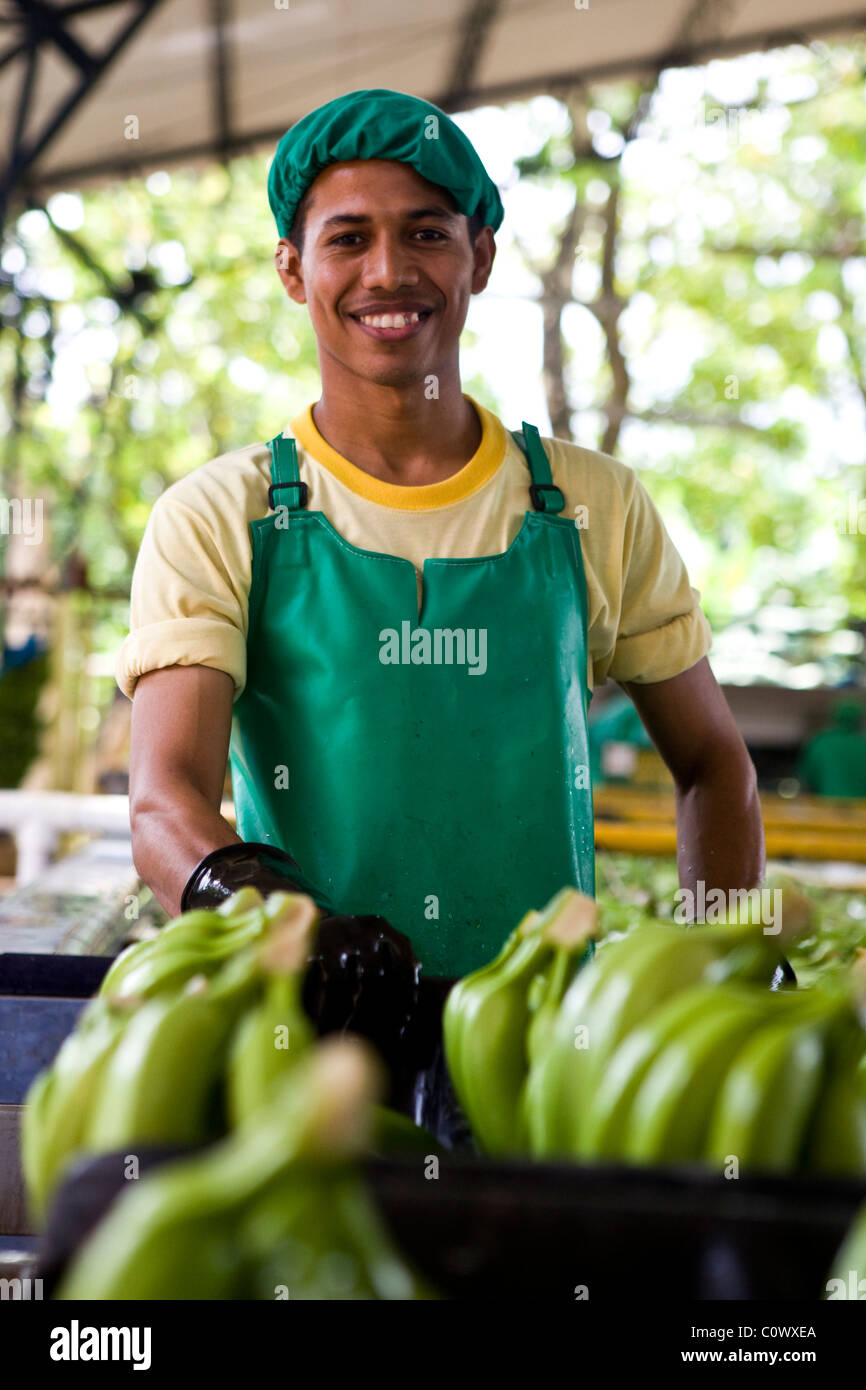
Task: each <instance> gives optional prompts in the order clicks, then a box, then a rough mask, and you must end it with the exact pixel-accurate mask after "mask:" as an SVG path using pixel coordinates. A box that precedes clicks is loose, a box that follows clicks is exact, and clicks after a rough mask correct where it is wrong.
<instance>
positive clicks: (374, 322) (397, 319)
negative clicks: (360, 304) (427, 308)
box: [360, 310, 421, 328]
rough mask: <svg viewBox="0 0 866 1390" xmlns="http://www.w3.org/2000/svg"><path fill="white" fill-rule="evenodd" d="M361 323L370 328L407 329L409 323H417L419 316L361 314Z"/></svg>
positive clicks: (413, 313) (413, 314)
mask: <svg viewBox="0 0 866 1390" xmlns="http://www.w3.org/2000/svg"><path fill="white" fill-rule="evenodd" d="M360 317H361V323H366V324H368V325H369V327H370V328H407V327H408V326H409V324H410V323H419V322H420V319H421V315H420V314H417V313H415V312H414V310H413V312H412V313H411V314H362V315H361V316H360Z"/></svg>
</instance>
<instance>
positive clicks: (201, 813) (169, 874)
mask: <svg viewBox="0 0 866 1390" xmlns="http://www.w3.org/2000/svg"><path fill="white" fill-rule="evenodd" d="M130 824H131V827H132V858H133V862H134V864H135V867H136V870H137V872H138V874H139V875H140V877H141V878H142V879H143V880H144V882H145V883H146V884H147V885H148V887H149V888H151V889H152V890H153V893H154V895H155V897H156V898H157V900H158V901H159V902H160V904H161V905H162V907H164V908H165V910H166V912H167V913H169V915H170V916H171V917H176V916H177V914H178V913H179V912H180V898H181V894H182V893H183V890H184V888H185V886H186V884H187V881H188V879H189V877H190V874H191V873H192V871H193V869H194V868H195V866H196V865H197V864H198V863H200V862H201V860H202V859H204V857H205V855H206V854H210V853H211V851H212V850H215V849H221V848H222V847H223V845H236V844H240V843H241V837H240V836H239V835H238V834H237V833H236V832H235V830H234V829H233V828H232V826H231V825H229V823H228V821H227V820H224V819H223V817H222V816H221V815H220V814H219V812H218V811H216V810H214V808H213V806H212V805H211V804H210V802H209V801H208V800H207V798H206V797H204V796H203V795H202V794H201V792H199V791H197V790H196V789H195V788H194V787H191V786H188V785H187V786H184V787H179V788H175V789H173V790H172V791H171V793H170V794H168V793H167V794H166V795H165V796H164V797H163V798H161V802H160V805H159V806H152V805H151V806H147V805H142V806H140V807H137V808H135V809H133V810H132V811H131V813H130Z"/></svg>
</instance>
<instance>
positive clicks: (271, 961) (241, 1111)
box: [226, 897, 317, 1127]
mask: <svg viewBox="0 0 866 1390" xmlns="http://www.w3.org/2000/svg"><path fill="white" fill-rule="evenodd" d="M316 921H317V912H316V907H315V904H314V903H313V901H312V899H311V898H300V897H299V898H297V899H296V900H295V906H294V910H293V912H292V914H291V915H287V916H285V917H284V919H283V923H282V925H281V927H280V930H279V932H277V933H274V934H273V936H272V938H271V939H270V940H269V941H268V942H267V943H266V944H265V946H264V948H263V949H262V950H261V951H260V952H259V957H258V963H259V967H260V969H261V970H262V972H263V975H264V978H265V984H264V996H263V998H262V999H261V1000H260V1001H259V1002H257V1003H256V1004H255V1005H254V1006H253V1008H252V1009H250V1010H249V1012H248V1013H247V1015H246V1017H244V1018H243V1019H242V1020H241V1022H240V1024H239V1025H238V1028H237V1031H236V1033H235V1036H234V1038H233V1039H232V1042H231V1047H230V1050H229V1054H228V1062H227V1071H226V1086H227V1105H228V1116H229V1123H230V1125H231V1126H232V1127H234V1126H236V1125H241V1124H244V1123H246V1122H247V1121H248V1120H249V1118H250V1117H251V1116H254V1115H255V1114H256V1111H257V1110H258V1109H259V1108H260V1106H262V1105H265V1104H267V1102H268V1100H269V1098H270V1094H271V1091H272V1089H273V1087H274V1085H275V1084H277V1083H279V1082H280V1081H281V1079H282V1078H283V1077H284V1076H285V1075H286V1073H287V1071H288V1070H289V1069H290V1068H291V1067H293V1066H294V1064H295V1062H296V1061H297V1059H298V1058H299V1057H300V1056H302V1055H303V1052H304V1049H305V1048H307V1047H308V1046H309V1045H310V1043H311V1042H312V1041H313V1039H314V1038H315V1029H314V1028H313V1025H312V1022H311V1021H310V1019H309V1018H308V1017H307V1014H306V1013H305V1012H304V1007H303V1003H302V1001H301V994H302V991H303V983H304V970H305V967H306V962H307V959H308V956H309V954H310V950H311V945H312V935H313V930H314V927H315V924H316Z"/></svg>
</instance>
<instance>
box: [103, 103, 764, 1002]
mask: <svg viewBox="0 0 866 1390" xmlns="http://www.w3.org/2000/svg"><path fill="white" fill-rule="evenodd" d="M268 192H269V198H270V203H271V208H272V210H273V213H274V216H275V219H276V223H277V230H278V232H279V241H278V244H277V249H276V256H275V261H276V268H277V273H278V274H279V277H280V280H281V282H282V284H283V286H284V288H285V290H286V293H287V294H288V296H289V297H290V298H291V299H292V300H293V301H294V302H295V303H296V304H303V305H305V306H306V308H307V311H308V312H309V315H310V319H311V322H312V325H313V329H314V331H315V334H316V340H317V344H318V354H319V364H320V370H321V380H322V390H321V395H320V397H319V399H318V400H317V401H316V402H315V403H313V404H312V405H311V406H310V407H308V409H307V410H305V411H304V412H303V413H302V414H301V415H299V416H298V417H297V418H296V419H294V420H292V421H291V424H290V426H289V428H288V429H287V430H286V431H285V432H283V433H281V434H278V435H276V436H275V437H274V438H273V439H271V440H270V442H269V443H268V444H267V445H265V444H260V443H256V444H251V445H248V446H246V447H245V448H239V449H237V450H235V451H233V452H232V453H229V454H226V455H223V456H222V457H220V458H217V459H214V460H213V461H212V462H210V463H208V464H205V465H204V466H203V467H200V468H197V469H195V470H193V471H192V472H191V473H190V474H189V475H188V476H187V477H185V478H183V479H182V480H181V481H179V482H177V483H175V484H174V485H173V486H172V487H170V488H169V489H168V490H167V491H166V492H165V493H164V494H163V496H162V497H161V498H160V499H159V501H158V502H157V504H156V506H155V507H154V509H153V512H152V515H151V517H150V520H149V523H148V526H147V530H146V533H145V537H144V540H143V542H142V547H141V552H140V555H139V558H138V562H137V565H136V570H135V576H134V579H133V589H132V605H131V630H130V635H129V637H128V638H127V639H126V641H125V643H124V645H123V648H122V651H121V653H120V656H119V658H118V664H117V676H118V681H119V683H120V685H121V688H122V689H123V690H125V691H126V693H127V694H128V695H129V696H130V697H134V699H133V719H132V739H131V766H130V809H131V822H132V836H133V853H134V858H135V863H136V866H137V868H138V870H139V872H140V874H141V875H142V877H143V879H144V880H145V881H146V882H147V883H149V884H150V885H151V887H152V888H153V890H154V892H155V894H156V896H157V897H158V899H159V900H160V902H161V903H162V904H163V905H164V906H165V907H166V909H167V910H169V911H170V912H175V911H177V910H178V908H180V907H184V908H186V907H191V906H195V905H198V904H205V903H209V902H214V901H218V900H219V899H220V898H221V897H224V896H226V895H227V894H228V893H229V892H231V891H233V890H234V889H236V888H237V887H239V886H240V885H241V884H243V883H253V884H255V885H257V886H258V887H260V888H261V889H262V890H263V891H267V890H268V889H270V888H273V887H276V886H286V884H287V882H288V883H296V884H298V885H299V886H300V887H302V888H304V889H305V890H306V891H309V892H311V893H312V895H313V896H314V897H315V898H316V900H317V901H318V902H320V903H321V904H322V905H323V906H325V907H330V908H333V909H337V910H340V911H342V912H347V913H353V914H365V913H376V914H381V915H382V916H384V917H386V918H387V919H388V920H389V921H390V922H391V923H392V924H393V925H394V926H396V927H398V928H399V929H400V930H402V931H404V932H406V933H407V934H408V935H409V936H410V938H411V940H412V943H413V946H414V949H415V951H416V953H417V955H418V957H419V959H420V960H421V961H422V963H423V965H424V966H425V968H426V970H427V971H428V972H429V973H432V974H439V975H445V976H456V975H460V974H463V973H465V972H466V971H468V970H471V969H473V968H474V967H476V966H478V965H480V964H482V963H483V962H484V961H486V960H487V959H489V958H490V957H491V956H492V955H494V954H495V953H496V951H497V950H498V949H499V947H500V946H501V944H502V942H503V940H504V939H505V936H506V935H507V934H508V932H509V931H510V930H511V929H512V928H513V927H514V925H515V924H516V923H517V921H518V919H519V918H520V917H521V916H522V914H523V913H524V912H526V911H527V910H528V909H529V908H531V907H538V906H541V905H542V904H544V903H545V902H546V901H547V900H548V899H549V898H550V897H551V896H552V895H553V894H554V893H555V892H556V891H557V890H558V889H560V888H561V887H563V886H564V885H565V884H574V885H576V886H577V887H579V888H581V889H583V890H584V891H586V892H590V893H591V892H593V890H594V881H595V878H594V848H593V816H592V793H591V786H590V779H589V751H588V746H587V721H586V715H587V709H588V705H589V701H590V699H591V696H592V690H593V687H594V686H595V685H597V684H598V683H599V682H601V681H603V680H604V679H605V678H606V677H608V676H609V677H611V678H613V679H615V680H616V681H618V682H619V684H620V685H621V686H622V688H623V689H624V690H625V691H626V692H627V693H628V694H629V695H630V697H631V698H632V700H633V701H634V703H635V705H636V707H637V709H638V711H639V713H640V715H641V718H642V719H643V721H644V724H645V725H646V728H647V730H648V732H649V734H650V736H651V737H652V738H653V740H654V741H655V743H656V745H657V746H658V748H659V750H660V752H661V754H662V756H663V757H664V759H665V761H666V762H667V765H668V767H669V768H670V769H671V772H672V774H673V777H674V780H675V784H676V793H677V817H678V831H679V836H678V862H679V871H680V883H681V887H683V888H691V889H694V887H695V885H696V883H697V881H698V880H703V881H704V883H705V886H706V889H707V890H709V889H711V888H722V889H724V890H728V889H730V888H740V887H743V888H750V887H753V886H754V885H756V884H757V883H759V882H760V879H761V875H762V873H763V865H764V858H763V835H762V829H761V819H760V811H759V805H758V799H757V793H756V783H755V774H754V768H753V766H752V763H751V760H750V758H749V756H748V753H747V751H746V748H745V746H744V744H743V741H742V738H741V737H740V734H739V732H738V730H737V728H736V726H735V724H734V722H733V719H732V717H731V714H730V711H729V709H728V706H727V704H726V702H725V700H724V697H723V695H722V693H721V691H720V690H719V687H718V685H717V684H716V682H715V680H714V678H713V676H712V673H711V671H710V668H709V665H708V663H707V660H706V652H707V650H708V649H709V646H710V643H711V637H710V631H709V626H708V624H707V621H706V618H705V617H704V615H703V613H702V612H701V609H700V607H699V603H698V600H699V595H698V593H697V592H696V591H695V590H694V589H692V588H691V586H690V585H689V582H688V576H687V574H686V570H685V567H684V565H683V563H682V560H681V559H680V557H679V555H678V553H677V551H676V549H675V548H674V546H673V545H672V543H671V541H670V538H669V537H668V535H667V532H666V531H665V528H664V525H663V523H662V520H661V518H660V516H659V514H658V512H657V511H656V509H655V507H654V506H653V504H652V502H651V500H650V498H649V496H648V494H647V493H646V491H645V489H644V488H643V487H642V485H641V483H640V482H639V481H638V479H637V477H636V475H635V473H634V472H633V470H632V469H631V468H629V467H627V466H626V465H625V464H622V463H620V462H618V461H617V460H615V459H612V458H608V457H606V456H604V455H602V454H598V453H595V452H593V451H591V450H588V449H584V448H581V447H579V446H577V445H573V444H569V443H565V442H563V441H561V440H556V439H549V438H545V439H541V438H540V436H539V435H538V432H537V430H535V429H534V427H533V426H532V425H530V424H526V423H524V425H523V427H522V430H520V431H516V432H515V433H514V434H511V433H509V432H508V430H507V429H506V428H505V426H504V425H503V423H502V422H501V421H500V420H499V418H498V417H497V416H496V415H494V414H493V413H492V412H491V411H489V410H487V409H485V408H484V407H482V406H481V405H480V404H478V403H477V402H476V401H474V400H473V399H472V398H471V397H469V396H467V395H466V394H465V393H464V392H463V391H462V389H461V383H460V364H459V340H460V334H461V331H462V329H463V325H464V322H465V319H466V313H467V309H468V306H469V301H470V296H471V295H473V294H479V293H481V292H482V291H483V290H484V288H485V286H486V285H487V282H488V279H489V276H490V272H491V267H492V265H493V260H494V256H495V251H496V248H495V243H494V233H495V232H496V230H497V229H498V227H499V226H500V224H501V221H502V216H503V210H502V204H501V201H500V198H499V193H498V191H497V189H496V186H495V185H494V184H493V182H492V181H491V179H490V178H489V176H488V175H487V173H486V171H485V169H484V167H483V165H482V163H481V161H480V159H479V158H478V155H477V153H476V151H475V150H474V148H473V147H472V145H471V144H470V142H469V141H468V140H467V139H466V137H465V136H464V135H463V133H462V132H461V131H460V130H459V128H458V127H457V126H456V125H455V124H454V123H453V122H452V121H451V120H450V119H449V118H448V116H446V115H445V113H444V112H442V111H439V110H438V109H437V108H436V107H434V106H431V105H430V103H428V102H423V101H420V100H418V99H417V98H415V97H412V96H408V95H405V94H403V93H398V92H391V91H382V90H378V91H360V92H352V93H350V94H348V95H347V96H345V97H341V98H338V99H337V100H335V101H332V102H329V103H327V105H325V106H323V107H320V108H319V109H318V110H316V111H314V112H312V113H311V114H310V115H308V116H306V117H305V118H304V119H303V120H301V121H299V122H298V123H297V124H296V125H294V126H293V127H292V128H291V129H290V130H289V131H288V132H287V134H286V135H285V136H284V137H283V139H282V140H281V141H280V143H279V146H278V148H277V151H276V154H275V157H274V160H273V162H272V165H271V169H270V174H269V181H268ZM227 755H229V756H230V758H231V767H232V782H233V792H234V798H235V808H236V813H237V833H235V831H234V830H233V829H232V827H231V826H230V825H229V824H228V823H227V822H226V821H225V820H224V819H223V818H222V816H221V815H220V811H219V808H220V799H221V792H222V787H223V780H224V773H225V767H226V758H227Z"/></svg>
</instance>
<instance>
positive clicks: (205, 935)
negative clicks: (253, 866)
mask: <svg viewBox="0 0 866 1390" xmlns="http://www.w3.org/2000/svg"><path fill="white" fill-rule="evenodd" d="M298 896H300V895H298ZM294 898H295V895H292V894H288V893H272V894H271V895H270V897H269V898H268V900H267V902H265V901H263V899H262V896H261V894H260V893H258V892H257V891H256V890H255V889H254V888H242V889H241V890H240V892H238V893H235V894H234V896H233V897H231V898H228V899H227V900H226V901H225V902H224V903H221V904H220V906H219V907H218V908H214V909H212V910H211V909H203V908H202V909H195V910H193V911H192V912H185V913H183V914H182V915H181V916H180V917H176V918H175V919H174V920H173V921H172V922H169V923H168V924H167V925H166V926H164V927H163V928H162V930H161V931H160V933H159V936H157V937H154V938H153V939H152V940H150V941H138V942H136V943H135V944H134V945H132V946H128V947H127V948H126V950H125V951H122V952H121V953H120V955H119V956H118V957H117V959H116V960H115V961H114V962H113V963H112V965H111V966H110V968H109V970H108V972H107V974H106V975H105V977H104V979H103V981H102V984H101V986H100V989H99V993H100V995H101V996H103V997H104V998H110V999H121V998H138V999H149V998H151V997H153V996H154V995H156V994H164V993H167V992H169V991H171V990H174V989H181V988H182V987H183V985H184V984H186V982H187V980H189V979H191V978H192V977H193V976H194V975H201V974H203V975H211V974H214V973H215V972H216V971H218V970H219V969H220V967H221V966H222V963H223V961H225V960H226V959H227V958H228V957H229V956H231V955H233V954H234V953H235V952H236V951H240V950H243V949H244V947H246V946H251V945H252V944H253V943H254V942H256V941H258V940H260V939H261V938H262V937H264V936H266V935H267V933H268V932H269V931H270V930H271V927H272V924H273V922H274V921H275V920H277V919H278V918H279V916H280V914H281V912H282V911H284V910H285V904H286V901H287V900H290V899H291V900H294ZM305 901H311V899H305Z"/></svg>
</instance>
